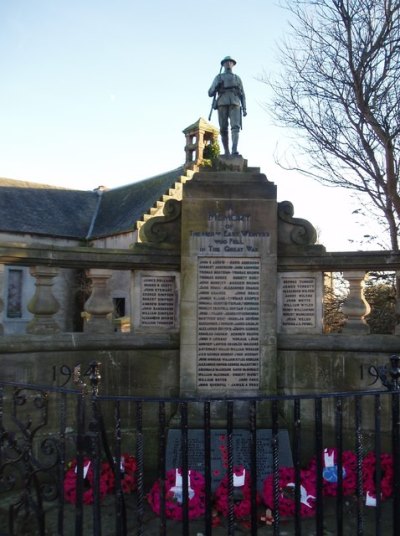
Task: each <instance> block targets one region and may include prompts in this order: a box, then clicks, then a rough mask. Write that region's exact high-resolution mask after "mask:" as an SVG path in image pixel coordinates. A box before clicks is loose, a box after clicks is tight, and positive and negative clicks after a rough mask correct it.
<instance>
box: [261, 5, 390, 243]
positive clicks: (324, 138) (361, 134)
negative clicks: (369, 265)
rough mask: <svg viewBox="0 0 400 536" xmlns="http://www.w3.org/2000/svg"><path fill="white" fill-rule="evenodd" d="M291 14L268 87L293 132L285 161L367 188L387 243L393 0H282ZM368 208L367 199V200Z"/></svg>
mask: <svg viewBox="0 0 400 536" xmlns="http://www.w3.org/2000/svg"><path fill="white" fill-rule="evenodd" d="M286 3H287V7H288V9H289V11H290V12H291V15H292V17H293V19H292V22H291V24H290V27H291V30H290V32H289V36H288V38H287V40H286V41H285V43H284V44H283V45H282V47H281V49H280V52H281V64H282V71H281V73H280V74H279V75H278V76H277V78H276V79H275V80H267V79H266V78H264V79H262V81H263V82H265V83H267V84H269V85H270V86H271V87H272V89H273V90H274V98H273V102H272V105H271V106H268V108H269V109H271V110H272V113H273V116H274V117H275V118H276V119H277V120H278V123H279V124H281V125H283V126H286V127H291V128H294V129H296V130H297V133H299V132H300V133H301V134H302V136H301V138H300V140H297V142H298V145H297V151H298V155H301V154H303V156H304V155H305V156H306V157H307V158H306V160H301V159H300V160H301V164H299V163H298V161H297V159H296V160H295V161H292V162H291V164H290V165H289V167H290V168H291V169H296V170H297V171H300V172H302V173H304V174H306V175H309V176H312V177H314V178H315V179H316V180H318V181H319V182H321V183H323V184H327V185H331V186H332V185H333V186H339V187H344V188H348V189H350V190H353V191H356V192H357V195H359V193H362V194H366V195H367V196H369V199H370V202H372V204H373V206H374V207H375V208H374V211H375V212H376V211H378V214H380V215H381V217H383V221H384V222H385V225H386V228H387V230H388V232H389V236H390V243H391V247H392V249H393V250H396V251H397V250H398V249H399V243H398V237H397V235H398V228H399V222H400V196H399V164H400V0H286ZM371 208H373V207H371Z"/></svg>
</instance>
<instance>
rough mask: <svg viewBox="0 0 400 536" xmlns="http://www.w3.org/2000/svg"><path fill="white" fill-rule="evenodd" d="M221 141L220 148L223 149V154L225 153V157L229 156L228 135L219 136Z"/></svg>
mask: <svg viewBox="0 0 400 536" xmlns="http://www.w3.org/2000/svg"><path fill="white" fill-rule="evenodd" d="M221 141H222V146H223V148H224V153H225V156H229V154H230V153H229V138H228V134H223V135H222V136H221Z"/></svg>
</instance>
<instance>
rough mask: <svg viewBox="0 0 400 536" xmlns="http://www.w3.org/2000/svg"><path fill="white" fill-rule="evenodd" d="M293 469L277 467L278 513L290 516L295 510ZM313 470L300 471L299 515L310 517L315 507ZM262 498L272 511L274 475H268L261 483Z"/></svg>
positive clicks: (313, 513)
mask: <svg viewBox="0 0 400 536" xmlns="http://www.w3.org/2000/svg"><path fill="white" fill-rule="evenodd" d="M295 479H296V477H295V470H294V468H293V467H281V468H280V469H279V514H280V515H281V516H282V517H292V516H294V514H295V511H296V503H295ZM315 499H316V485H315V472H312V471H306V470H303V471H300V515H301V517H311V516H313V515H315V508H316V502H315ZM263 500H264V503H265V504H266V506H267V507H268V508H269V509H271V510H272V511H274V475H269V476H267V478H266V479H265V480H264V483H263Z"/></svg>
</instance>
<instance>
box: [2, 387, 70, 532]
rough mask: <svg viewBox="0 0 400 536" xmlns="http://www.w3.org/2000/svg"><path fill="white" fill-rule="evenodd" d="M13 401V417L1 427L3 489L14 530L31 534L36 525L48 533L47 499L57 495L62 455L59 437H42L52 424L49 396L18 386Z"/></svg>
mask: <svg viewBox="0 0 400 536" xmlns="http://www.w3.org/2000/svg"><path fill="white" fill-rule="evenodd" d="M3 400H4V399H3V397H2V402H3ZM7 402H8V401H7ZM9 402H10V404H8V403H7V404H6V407H7V408H8V407H9V406H10V408H9V409H10V412H9V417H8V418H3V419H2V422H1V427H0V450H1V455H0V492H8V493H9V497H10V501H9V507H8V510H9V521H10V523H9V524H10V531H11V534H18V535H22V534H29V533H32V529H33V528H34V527H36V528H37V530H38V531H39V534H44V531H45V526H44V509H43V501H51V500H54V499H55V498H56V497H57V475H56V470H57V467H58V462H59V458H60V456H59V452H60V450H59V442H58V439H57V437H56V436H52V437H45V438H44V439H43V436H41V430H42V429H43V428H44V427H45V426H46V425H47V423H48V404H49V395H48V393H47V392H46V391H42V390H37V389H28V388H15V389H14V392H13V394H12V398H11V400H10V401H9ZM2 406H3V404H2ZM6 425H7V428H6V427H5V426H6Z"/></svg>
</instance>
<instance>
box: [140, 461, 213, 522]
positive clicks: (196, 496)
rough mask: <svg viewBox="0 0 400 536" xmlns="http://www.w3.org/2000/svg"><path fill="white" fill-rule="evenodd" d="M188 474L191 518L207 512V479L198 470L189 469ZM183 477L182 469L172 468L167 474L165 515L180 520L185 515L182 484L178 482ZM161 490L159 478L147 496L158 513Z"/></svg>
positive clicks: (159, 510)
mask: <svg viewBox="0 0 400 536" xmlns="http://www.w3.org/2000/svg"><path fill="white" fill-rule="evenodd" d="M188 474H189V478H188V495H189V500H188V508H189V519H196V518H198V517H201V516H202V515H204V512H205V481H204V477H203V475H202V474H201V473H199V472H197V471H193V470H189V473H188ZM179 477H180V478H179ZM181 478H182V470H181V469H170V470H169V471H167V473H166V475H165V515H166V517H167V518H168V519H176V520H179V521H180V520H182V516H183V506H182V503H183V499H182V485H181V484H179V482H178V479H179V480H181ZM160 491H161V485H160V481H159V480H157V481H156V482H155V483H154V484H153V486H152V488H151V490H150V492H149V494H148V496H147V500H148V501H149V504H150V506H151V509H152V510H153V512H155V513H156V514H157V515H160V513H161V500H160Z"/></svg>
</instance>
